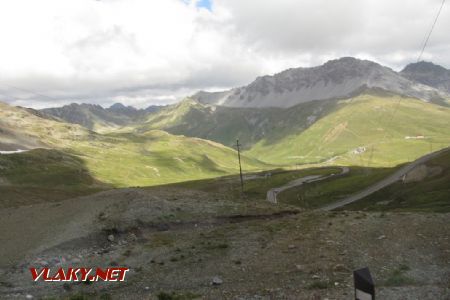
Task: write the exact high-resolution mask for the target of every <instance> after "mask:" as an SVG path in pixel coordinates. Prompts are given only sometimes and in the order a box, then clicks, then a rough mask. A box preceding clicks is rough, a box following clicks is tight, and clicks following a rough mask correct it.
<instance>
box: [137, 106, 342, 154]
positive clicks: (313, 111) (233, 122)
mask: <svg viewBox="0 0 450 300" xmlns="http://www.w3.org/2000/svg"><path fill="white" fill-rule="evenodd" d="M334 105H335V102H333V101H316V102H311V103H307V104H305V105H298V106H296V107H293V108H290V109H288V110H286V109H281V108H260V109H255V108H232V107H220V106H218V107H212V106H207V105H203V104H200V103H198V102H195V101H194V100H190V99H186V100H184V101H182V102H180V103H178V104H175V105H172V106H169V107H166V108H164V109H162V110H161V111H159V112H158V113H155V114H153V115H151V116H150V117H149V118H148V120H147V122H146V123H145V124H144V125H139V126H137V127H135V130H137V131H138V132H145V131H147V130H151V129H162V130H165V131H168V132H170V133H173V134H183V135H186V136H194V137H200V138H205V139H209V140H213V141H217V142H219V143H221V144H224V145H227V146H232V145H234V144H235V143H236V139H239V140H240V143H241V144H242V145H243V146H244V148H246V149H249V148H250V147H251V146H252V145H253V144H255V143H257V142H258V141H260V140H261V139H262V138H263V137H264V138H265V139H266V140H267V141H268V142H270V143H271V144H275V143H277V142H278V141H279V140H281V139H283V138H284V137H285V136H286V135H289V134H290V133H292V132H302V131H303V130H305V129H306V128H307V127H308V124H309V122H311V119H310V120H308V117H310V116H312V115H314V116H315V117H316V118H320V117H321V116H323V115H326V114H327V113H328V112H329V111H331V110H332V109H333V107H334Z"/></svg>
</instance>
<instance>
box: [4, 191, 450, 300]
mask: <svg viewBox="0 0 450 300" xmlns="http://www.w3.org/2000/svg"><path fill="white" fill-rule="evenodd" d="M448 220H450V215H449V214H418V213H414V214H412V213H376V212H375V213H368V212H346V211H343V212H307V211H298V210H296V209H293V208H292V207H289V206H283V205H277V206H273V205H270V204H269V203H266V202H265V201H264V200H261V201H253V200H251V201H250V200H246V199H233V198H231V197H228V196H226V195H223V194H216V193H206V192H200V191H194V190H189V189H180V188H172V187H170V188H169V187H166V188H164V187H159V188H148V189H138V188H136V189H120V190H119V189H118V190H111V191H106V192H102V193H99V194H96V195H93V196H86V197H80V198H75V199H70V200H65V201H62V202H58V203H43V204H37V205H33V206H22V207H18V208H7V209H1V210H0V228H1V235H0V239H1V240H0V243H1V245H2V246H1V247H0V268H1V269H0V295H1V296H0V297H1V298H4V299H27V298H28V299H39V298H44V299H46V298H68V299H84V298H83V297H85V298H86V299H90V298H98V299H111V298H112V299H123V298H129V299H351V298H352V296H353V279H352V271H353V270H355V269H357V268H360V267H365V266H368V267H369V268H370V270H371V272H372V275H373V277H374V280H375V283H376V287H377V288H376V290H377V296H378V298H379V299H442V300H444V299H450V235H449V232H450V223H449V222H448ZM30 266H33V267H42V266H50V267H51V268H52V269H54V268H57V267H59V266H63V267H69V266H72V267H76V266H83V267H86V266H92V267H106V266H126V267H129V268H130V272H129V274H128V275H127V278H126V282H110V283H101V282H95V283H91V284H84V283H83V284H75V283H70V284H68V283H66V284H62V283H46V282H38V283H33V282H32V280H31V275H30V273H29V271H28V268H29V267H30Z"/></svg>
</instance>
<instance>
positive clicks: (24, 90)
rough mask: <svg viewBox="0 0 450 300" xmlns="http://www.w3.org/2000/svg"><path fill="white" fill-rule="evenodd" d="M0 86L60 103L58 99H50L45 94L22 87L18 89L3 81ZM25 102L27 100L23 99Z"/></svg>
mask: <svg viewBox="0 0 450 300" xmlns="http://www.w3.org/2000/svg"><path fill="white" fill-rule="evenodd" d="M0 85H3V86H5V87H9V88H13V89H16V90H19V91H22V92H26V93H29V94H34V95H36V96H39V97H41V98H42V97H43V98H47V99H50V100H54V101H58V100H57V99H55V98H53V97H50V96H47V95H44V94H40V93H36V92H34V91H31V90H28V89H24V88H21V87H17V86H14V85H11V84H7V83H4V82H1V81H0ZM10 97H12V98H16V97H13V96H10ZM23 100H25V99H23Z"/></svg>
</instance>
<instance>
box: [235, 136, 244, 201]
mask: <svg viewBox="0 0 450 300" xmlns="http://www.w3.org/2000/svg"><path fill="white" fill-rule="evenodd" d="M240 146H241V145H240V144H239V140H236V147H237V152H238V160H239V175H240V177H241V190H242V194H243V193H244V179H243V178H242V167H241V149H240Z"/></svg>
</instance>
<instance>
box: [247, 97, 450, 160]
mask: <svg viewBox="0 0 450 300" xmlns="http://www.w3.org/2000/svg"><path fill="white" fill-rule="evenodd" d="M448 132H450V109H449V108H446V107H442V106H438V105H434V104H429V103H425V102H422V101H419V100H415V99H410V98H406V99H401V98H399V97H398V96H390V97H377V96H373V95H361V96H358V97H355V98H352V99H349V100H342V101H339V102H338V106H337V107H336V108H335V110H334V111H333V112H331V113H330V114H328V115H327V116H326V117H323V118H321V119H319V120H318V121H317V122H315V123H314V124H313V125H312V126H310V127H309V128H308V129H307V130H305V131H303V132H300V133H297V132H292V133H291V134H290V135H287V136H285V137H284V138H283V139H282V140H280V141H278V142H277V143H276V144H273V143H272V142H271V141H267V140H266V139H263V140H261V141H260V142H258V143H257V144H256V145H255V146H254V147H253V148H252V149H251V150H250V151H248V152H246V154H248V155H250V156H253V157H256V158H258V159H260V160H263V161H268V162H272V163H283V164H292V163H297V162H299V163H308V162H318V161H325V160H327V159H330V158H332V157H335V156H339V158H338V159H337V160H336V163H340V164H346V165H363V166H368V165H369V166H395V165H398V164H401V163H404V162H406V161H411V160H413V159H415V158H417V157H420V156H422V155H424V154H426V153H428V152H430V150H433V151H434V150H437V149H439V148H443V147H445V146H447V145H449V144H450V136H449V135H448ZM418 135H424V136H425V137H426V139H423V140H417V139H405V137H406V136H418ZM357 147H365V148H366V151H365V152H364V153H362V154H352V151H353V150H354V149H356V148H357Z"/></svg>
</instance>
